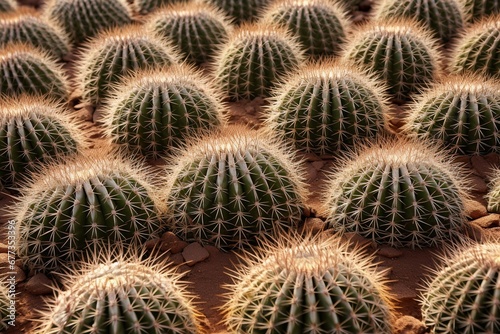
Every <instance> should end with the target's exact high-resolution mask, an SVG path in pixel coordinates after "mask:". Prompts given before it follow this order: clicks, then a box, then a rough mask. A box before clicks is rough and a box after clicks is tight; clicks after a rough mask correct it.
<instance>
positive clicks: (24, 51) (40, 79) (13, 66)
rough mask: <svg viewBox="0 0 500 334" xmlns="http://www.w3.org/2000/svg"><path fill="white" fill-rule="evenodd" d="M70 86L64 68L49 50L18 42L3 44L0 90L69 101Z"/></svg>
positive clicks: (4, 92)
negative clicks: (50, 54) (48, 53)
mask: <svg viewBox="0 0 500 334" xmlns="http://www.w3.org/2000/svg"><path fill="white" fill-rule="evenodd" d="M68 87H69V84H68V80H67V78H66V76H65V74H64V71H63V69H62V68H61V66H60V65H58V64H57V63H56V62H55V60H53V59H52V58H51V57H49V56H48V55H47V54H46V53H45V52H42V51H40V50H38V49H36V48H34V47H32V46H29V45H25V44H18V43H15V44H9V45H7V46H5V47H4V48H0V94H2V95H9V96H17V95H20V94H24V93H28V94H35V95H46V96H48V97H50V98H53V99H57V100H61V101H65V100H67V99H68V95H69V93H68V89H69V88H68Z"/></svg>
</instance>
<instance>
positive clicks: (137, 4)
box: [132, 0, 188, 15]
mask: <svg viewBox="0 0 500 334" xmlns="http://www.w3.org/2000/svg"><path fill="white" fill-rule="evenodd" d="M187 1H188V0H133V3H132V6H133V8H134V11H135V12H136V13H139V14H141V15H146V14H148V13H150V12H152V11H155V10H156V9H157V8H161V7H163V6H167V5H170V4H175V3H182V2H187Z"/></svg>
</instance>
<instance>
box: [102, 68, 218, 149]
mask: <svg viewBox="0 0 500 334" xmlns="http://www.w3.org/2000/svg"><path fill="white" fill-rule="evenodd" d="M112 95H113V97H112V98H111V99H110V100H108V101H107V103H106V105H105V111H104V115H105V116H104V117H103V119H104V120H105V122H106V128H107V134H108V136H109V137H111V138H113V141H114V142H115V143H118V144H120V145H122V146H124V147H125V148H126V149H127V151H129V152H138V153H140V154H142V155H143V156H146V157H147V158H153V159H157V158H160V157H161V156H164V155H167V154H169V153H170V152H171V151H172V149H173V148H178V147H180V146H182V145H183V144H184V142H185V140H186V138H187V137H190V136H193V135H197V134H200V133H202V132H207V131H208V130H211V129H213V128H216V127H218V126H220V125H222V124H223V123H225V117H226V116H225V115H224V114H223V113H222V112H223V111H224V110H225V106H224V105H223V104H222V102H221V98H220V96H221V94H220V93H219V92H218V91H217V90H216V89H215V88H213V87H211V85H210V83H209V82H208V80H206V79H205V78H204V77H203V76H202V75H201V74H200V73H198V72H195V71H194V70H193V69H192V68H189V67H186V66H179V67H177V66H172V67H170V68H168V69H165V70H161V71H157V70H155V71H151V70H143V71H140V72H138V73H137V74H135V75H134V76H132V77H129V78H127V79H125V80H124V81H122V82H121V83H120V85H119V88H118V89H117V91H116V92H115V93H114V94H112Z"/></svg>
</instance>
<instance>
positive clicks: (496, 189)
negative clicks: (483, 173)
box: [488, 170, 500, 213]
mask: <svg viewBox="0 0 500 334" xmlns="http://www.w3.org/2000/svg"><path fill="white" fill-rule="evenodd" d="M491 184H492V186H491V189H490V191H489V192H488V212H496V213H500V170H496V171H495V172H494V173H493V179H492V180H491Z"/></svg>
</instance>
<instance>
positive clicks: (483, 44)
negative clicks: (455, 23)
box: [449, 14, 500, 78]
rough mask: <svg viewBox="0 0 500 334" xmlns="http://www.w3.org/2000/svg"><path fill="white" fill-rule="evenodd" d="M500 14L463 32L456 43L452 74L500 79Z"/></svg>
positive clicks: (452, 60)
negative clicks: (499, 41)
mask: <svg viewBox="0 0 500 334" xmlns="http://www.w3.org/2000/svg"><path fill="white" fill-rule="evenodd" d="M499 39H500V14H497V15H494V16H487V17H485V18H483V19H482V20H480V21H477V22H476V23H474V24H473V25H471V26H469V27H467V28H466V29H464V30H463V32H462V34H461V36H459V38H457V40H456V41H455V43H454V44H455V45H454V48H453V51H452V57H451V60H450V63H449V71H450V72H451V73H477V74H482V75H485V76H492V77H497V78H500V48H498V47H497V43H498V40H499Z"/></svg>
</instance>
